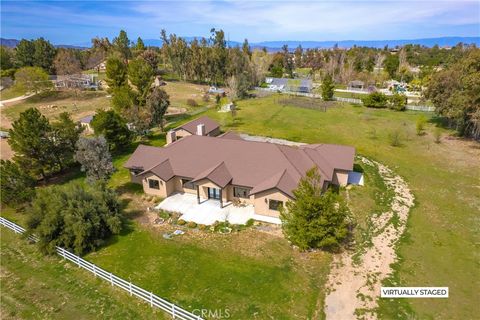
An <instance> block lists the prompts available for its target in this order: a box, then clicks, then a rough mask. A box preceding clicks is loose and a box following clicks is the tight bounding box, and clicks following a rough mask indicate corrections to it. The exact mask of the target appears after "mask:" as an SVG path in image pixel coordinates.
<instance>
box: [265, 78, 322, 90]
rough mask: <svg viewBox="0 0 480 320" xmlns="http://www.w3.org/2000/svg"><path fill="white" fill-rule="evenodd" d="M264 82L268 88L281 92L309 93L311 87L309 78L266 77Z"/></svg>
mask: <svg viewBox="0 0 480 320" xmlns="http://www.w3.org/2000/svg"><path fill="white" fill-rule="evenodd" d="M265 83H266V84H267V87H268V89H269V90H271V91H282V92H302V93H310V92H311V91H312V87H313V84H312V80H310V79H287V78H266V79H265Z"/></svg>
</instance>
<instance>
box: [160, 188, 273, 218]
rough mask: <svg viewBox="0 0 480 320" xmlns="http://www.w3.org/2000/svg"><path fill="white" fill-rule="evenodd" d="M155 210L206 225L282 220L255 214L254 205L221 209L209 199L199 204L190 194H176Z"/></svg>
mask: <svg viewBox="0 0 480 320" xmlns="http://www.w3.org/2000/svg"><path fill="white" fill-rule="evenodd" d="M155 208H156V209H161V210H165V211H173V212H179V213H181V214H182V216H181V217H180V219H183V220H185V221H193V222H195V223H198V224H205V225H211V224H213V223H215V221H228V222H230V223H232V224H246V223H247V221H248V220H250V219H254V220H259V221H264V222H269V223H275V224H279V223H280V219H278V218H272V217H266V216H260V215H257V214H255V211H254V207H253V206H252V205H247V206H245V207H235V206H233V204H231V203H230V202H228V203H224V207H223V208H220V203H219V201H217V200H208V199H202V200H201V203H200V204H198V203H197V196H196V195H195V194H189V193H176V194H174V195H172V196H170V197H168V198H166V199H165V200H163V201H162V202H160V204H159V205H157V206H156V207H155Z"/></svg>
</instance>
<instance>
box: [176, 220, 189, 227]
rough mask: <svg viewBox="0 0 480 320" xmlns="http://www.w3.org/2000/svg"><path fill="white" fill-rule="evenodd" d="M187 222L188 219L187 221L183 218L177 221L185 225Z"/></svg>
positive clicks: (180, 224)
mask: <svg viewBox="0 0 480 320" xmlns="http://www.w3.org/2000/svg"><path fill="white" fill-rule="evenodd" d="M186 223H187V221H185V220H183V219H178V221H177V224H178V225H179V226H183V225H184V224H186Z"/></svg>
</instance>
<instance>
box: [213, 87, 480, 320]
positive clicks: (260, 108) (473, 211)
mask: <svg viewBox="0 0 480 320" xmlns="http://www.w3.org/2000/svg"><path fill="white" fill-rule="evenodd" d="M274 99H275V96H272V97H266V98H262V99H254V100H246V101H240V102H238V106H239V110H238V112H237V117H236V119H235V121H233V120H232V118H231V115H229V114H219V113H217V112H214V111H213V110H211V111H209V116H211V117H212V118H215V119H217V120H219V121H220V122H222V123H224V124H225V128H226V129H233V130H239V131H242V132H247V133H250V134H258V135H267V136H271V137H278V138H284V139H289V140H294V141H302V142H308V143H319V142H325V143H340V144H349V145H353V146H355V147H356V148H357V152H358V153H360V154H363V155H366V156H368V157H371V158H373V159H376V160H378V161H381V162H383V163H385V164H387V165H389V166H390V167H391V168H392V169H394V170H395V171H396V172H397V173H399V174H400V175H402V176H403V177H404V178H405V179H406V181H407V182H408V184H409V185H410V187H411V189H412V191H413V193H414V195H415V197H416V206H415V208H414V209H413V210H412V211H411V214H410V218H409V223H408V230H407V235H406V236H405V237H404V239H403V240H402V243H401V245H400V247H399V254H400V256H401V257H402V260H401V262H400V263H399V264H398V265H397V266H395V268H396V270H397V272H396V274H395V275H394V277H393V279H394V280H396V281H398V282H399V283H400V284H401V285H404V286H448V287H450V298H449V299H448V300H443V299H409V300H406V299H397V300H395V301H388V300H382V301H381V307H380V312H381V314H382V315H383V317H384V318H396V317H397V315H398V314H400V315H402V314H403V318H406V317H407V315H406V314H407V313H411V312H415V313H416V315H417V316H418V317H419V318H421V319H425V318H432V319H433V318H435V319H462V318H463V319H473V318H475V317H477V316H478V308H477V307H476V305H475V302H474V301H478V299H479V298H480V295H479V294H478V288H479V287H480V280H479V279H480V277H479V276H480V274H479V269H478V263H479V259H478V254H477V253H478V248H476V247H475V244H478V243H479V241H480V239H479V234H478V230H479V225H478V214H479V212H480V197H479V196H478V195H479V188H480V182H479V181H480V170H478V168H479V167H480V160H479V159H480V147H479V145H478V144H476V143H473V142H470V143H469V142H463V141H459V140H457V139H455V138H453V137H449V136H448V135H450V134H452V132H451V131H448V130H443V138H442V142H441V143H440V144H436V143H434V138H433V137H432V134H431V132H432V131H433V128H434V123H436V122H437V121H438V119H435V118H432V116H431V115H428V114H427V117H429V120H430V124H429V125H428V128H427V134H426V135H423V136H417V135H416V134H415V121H416V119H417V118H418V117H419V114H420V113H415V112H394V111H391V110H371V109H367V108H364V107H359V106H357V107H354V106H349V105H345V106H344V107H341V108H332V109H329V110H328V111H327V112H326V113H325V112H319V111H315V110H308V109H301V108H295V107H288V106H278V105H276V104H275V103H273V101H274ZM394 130H400V132H401V133H402V146H401V147H392V146H390V143H389V134H390V133H391V132H392V131H394ZM412 310H413V311H412Z"/></svg>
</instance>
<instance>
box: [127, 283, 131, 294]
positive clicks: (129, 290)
mask: <svg viewBox="0 0 480 320" xmlns="http://www.w3.org/2000/svg"><path fill="white" fill-rule="evenodd" d="M128 292H130V295H132V283H131V282H129V283H128Z"/></svg>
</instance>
